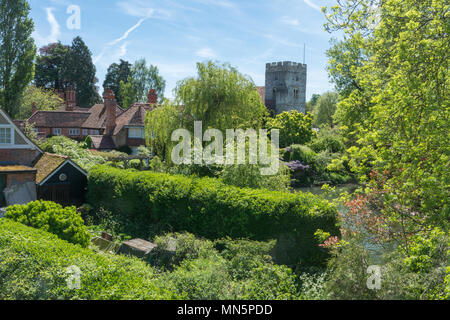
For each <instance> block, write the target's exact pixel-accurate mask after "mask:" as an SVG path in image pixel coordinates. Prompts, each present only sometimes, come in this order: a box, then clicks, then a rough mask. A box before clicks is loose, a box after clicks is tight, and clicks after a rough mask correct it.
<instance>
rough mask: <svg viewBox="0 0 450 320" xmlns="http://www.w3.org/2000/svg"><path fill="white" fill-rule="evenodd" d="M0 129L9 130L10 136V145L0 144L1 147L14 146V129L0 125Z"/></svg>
mask: <svg viewBox="0 0 450 320" xmlns="http://www.w3.org/2000/svg"><path fill="white" fill-rule="evenodd" d="M0 129H9V133H10V135H11V139H10V143H0V145H1V146H12V145H14V143H15V142H14V128H13V126H11V125H9V124H7V125H4V124H2V125H0Z"/></svg>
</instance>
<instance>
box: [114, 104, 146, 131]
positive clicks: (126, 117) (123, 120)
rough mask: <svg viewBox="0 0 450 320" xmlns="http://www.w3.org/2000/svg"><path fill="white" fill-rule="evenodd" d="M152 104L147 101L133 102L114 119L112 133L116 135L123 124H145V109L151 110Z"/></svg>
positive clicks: (140, 125)
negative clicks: (114, 123) (114, 125)
mask: <svg viewBox="0 0 450 320" xmlns="http://www.w3.org/2000/svg"><path fill="white" fill-rule="evenodd" d="M153 107H154V105H151V104H148V103H135V104H133V105H132V106H130V107H129V108H128V109H127V110H125V111H124V112H123V113H122V114H121V115H120V116H119V117H118V118H117V120H116V127H115V128H114V133H113V135H116V134H118V133H119V132H120V130H122V129H123V127H125V126H136V127H144V126H145V114H146V112H147V111H151V110H152V109H153Z"/></svg>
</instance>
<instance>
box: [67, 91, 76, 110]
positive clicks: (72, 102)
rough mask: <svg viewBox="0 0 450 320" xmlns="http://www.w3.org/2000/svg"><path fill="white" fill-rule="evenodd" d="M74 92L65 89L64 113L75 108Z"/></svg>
mask: <svg viewBox="0 0 450 320" xmlns="http://www.w3.org/2000/svg"><path fill="white" fill-rule="evenodd" d="M76 103H77V102H76V92H75V90H74V89H73V88H67V89H66V111H73V110H74V109H75V106H76Z"/></svg>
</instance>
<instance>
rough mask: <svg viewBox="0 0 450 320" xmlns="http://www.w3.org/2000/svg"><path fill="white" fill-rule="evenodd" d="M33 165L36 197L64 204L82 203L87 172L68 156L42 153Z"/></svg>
mask: <svg viewBox="0 0 450 320" xmlns="http://www.w3.org/2000/svg"><path fill="white" fill-rule="evenodd" d="M34 167H35V168H36V169H37V174H36V185H37V197H38V199H42V200H47V201H54V202H57V203H60V204H62V205H66V206H67V205H77V206H78V205H81V204H83V203H84V200H85V194H86V188H87V173H86V172H85V171H84V170H83V169H82V168H80V166H78V165H77V164H76V163H74V162H73V161H71V160H70V159H69V158H68V157H65V156H61V155H56V154H50V153H44V154H43V155H42V156H41V158H40V159H39V160H38V161H37V163H36V164H35V165H34Z"/></svg>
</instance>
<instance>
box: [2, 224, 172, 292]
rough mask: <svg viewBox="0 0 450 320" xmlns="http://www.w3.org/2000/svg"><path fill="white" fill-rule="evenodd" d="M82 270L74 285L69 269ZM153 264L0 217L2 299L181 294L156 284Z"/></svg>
mask: <svg viewBox="0 0 450 320" xmlns="http://www.w3.org/2000/svg"><path fill="white" fill-rule="evenodd" d="M70 266H77V267H78V268H80V271H81V277H80V280H81V283H80V284H81V287H80V289H78V290H77V289H70V288H69V287H68V285H67V282H66V281H67V279H68V277H69V276H70V274H68V273H67V268H68V267H70ZM155 278H156V276H155V272H154V271H153V269H152V268H151V267H149V266H148V265H147V264H145V263H144V262H143V261H140V260H138V259H137V258H129V257H126V256H113V255H108V254H99V253H95V252H94V251H91V250H89V249H85V248H82V247H81V246H79V245H73V244H70V243H68V242H66V241H64V240H61V239H59V238H58V237H56V236H55V235H53V234H51V233H48V232H45V231H42V230H38V229H34V228H30V227H27V226H25V225H23V224H20V223H18V222H14V221H12V220H9V219H6V218H2V219H0V300H41V299H45V300H56V299H64V300H67V299H88V300H116V299H117V300H119V299H124V300H125V299H126V300H128V299H149V300H155V299H164V300H166V299H176V298H178V296H176V295H175V294H172V293H170V292H168V291H167V290H165V289H161V288H160V287H158V286H156V285H155V284H154V283H153V281H154V279H155Z"/></svg>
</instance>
